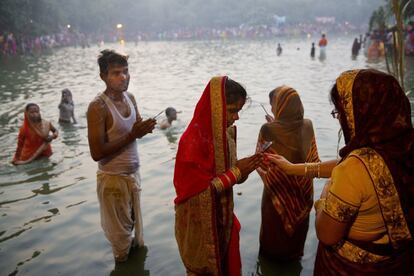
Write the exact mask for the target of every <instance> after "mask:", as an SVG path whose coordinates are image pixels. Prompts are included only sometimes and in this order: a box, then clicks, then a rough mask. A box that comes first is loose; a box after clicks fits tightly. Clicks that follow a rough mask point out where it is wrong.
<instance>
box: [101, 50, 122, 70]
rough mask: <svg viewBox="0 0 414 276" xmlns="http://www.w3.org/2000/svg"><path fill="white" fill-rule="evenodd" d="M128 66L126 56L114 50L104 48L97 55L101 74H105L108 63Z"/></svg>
mask: <svg viewBox="0 0 414 276" xmlns="http://www.w3.org/2000/svg"><path fill="white" fill-rule="evenodd" d="M114 64H116V65H121V66H128V56H127V55H122V54H120V53H117V52H115V51H114V50H109V49H105V50H103V51H101V54H100V55H99V56H98V65H99V71H100V73H101V74H107V73H108V68H109V65H114Z"/></svg>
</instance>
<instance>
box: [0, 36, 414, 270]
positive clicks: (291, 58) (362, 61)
mask: <svg viewBox="0 0 414 276" xmlns="http://www.w3.org/2000/svg"><path fill="white" fill-rule="evenodd" d="M352 41H353V36H347V37H337V38H333V39H331V40H330V41H329V46H328V48H327V51H326V54H327V58H326V60H324V61H321V60H319V59H318V58H316V59H311V58H310V56H309V52H310V44H311V42H312V41H311V40H301V39H289V40H284V41H276V40H274V41H271V40H267V41H184V42H143V43H139V44H138V45H135V44H133V43H131V44H129V43H127V44H126V45H118V44H107V45H105V46H104V48H115V49H118V50H120V51H123V52H125V53H127V54H129V56H130V58H129V68H130V74H131V82H130V87H129V91H130V92H132V93H133V94H134V95H135V97H136V99H137V102H138V106H139V109H140V112H141V114H142V115H143V117H149V116H153V115H155V114H157V113H158V112H159V111H161V110H163V109H165V108H166V107H168V106H174V107H175V108H176V109H177V110H179V111H181V113H179V114H178V116H179V120H178V122H176V123H174V126H173V127H172V128H171V129H169V130H167V131H162V130H160V129H156V130H155V131H154V133H153V134H151V135H148V136H146V137H145V138H143V139H141V140H139V141H138V144H139V146H138V148H139V154H140V159H141V168H140V172H141V176H142V188H143V191H142V199H141V200H142V202H141V204H142V213H143V221H144V238H145V243H146V247H145V248H144V249H141V250H139V251H137V252H135V253H134V254H133V255H132V256H131V259H130V260H129V261H128V262H127V263H125V264H123V265H119V266H115V265H114V262H113V256H112V252H111V248H110V245H109V243H108V242H107V241H106V239H105V237H104V235H103V231H102V230H101V227H100V219H99V206H98V201H97V196H96V174H95V172H96V169H97V164H96V163H95V162H94V161H93V160H92V159H91V157H90V153H89V148H88V141H87V129H86V116H85V112H86V110H87V106H88V103H89V102H90V101H91V100H92V99H93V97H95V95H96V94H97V93H98V92H101V91H103V90H104V88H105V87H104V83H103V82H102V81H101V80H100V78H99V72H98V66H97V64H96V57H97V55H98V53H99V50H100V49H101V48H102V47H101V48H99V47H98V46H94V47H91V48H87V49H80V48H62V49H58V50H55V51H53V52H50V53H47V54H44V55H41V56H37V57H20V58H9V59H3V60H1V64H0V145H1V146H0V147H1V148H0V149H1V151H0V260H1V262H0V271H1V273H0V274H2V275H8V274H14V275H15V274H17V275H56V274H60V275H109V274H110V275H184V274H185V270H184V266H183V264H182V262H181V259H180V256H179V253H178V248H177V245H176V241H175V238H174V205H173V199H174V197H175V191H174V187H173V183H172V178H173V170H174V158H175V154H176V151H177V145H178V141H179V138H180V135H181V134H182V132H183V131H184V129H185V127H186V125H187V124H188V122H189V121H190V119H191V117H192V113H193V111H194V107H195V104H196V103H197V101H198V99H199V97H200V95H201V93H202V91H203V90H204V87H205V86H206V84H207V83H208V81H209V80H210V78H211V77H212V76H215V75H229V76H230V77H231V78H232V79H234V80H236V81H239V82H241V83H242V84H243V85H244V86H245V87H246V89H247V92H248V94H249V96H250V97H251V99H252V100H253V101H251V103H250V104H248V105H246V106H245V108H244V109H243V111H242V112H241V114H240V120H239V121H237V123H236V125H237V127H238V156H239V157H244V156H247V155H249V154H252V153H253V152H254V150H255V145H256V139H257V135H258V131H259V129H260V126H261V125H262V124H263V123H264V121H265V119H264V115H265V113H264V111H263V109H262V108H261V107H260V105H259V104H257V102H261V103H263V104H265V106H266V107H267V108H268V110H269V111H270V107H269V105H268V92H269V91H270V90H272V89H273V88H275V87H276V86H279V85H282V84H286V85H290V86H292V87H294V88H296V89H297V91H298V92H299V94H300V95H301V98H302V101H303V104H304V107H305V117H307V118H310V119H312V120H313V124H314V127H315V130H316V138H317V144H318V149H319V154H320V157H321V159H322V160H327V159H330V158H335V157H336V152H337V144H338V135H337V133H338V130H339V124H338V122H337V120H335V119H333V118H332V117H331V115H330V112H331V110H332V106H331V104H330V103H329V99H328V93H329V90H330V88H331V86H332V84H333V83H334V80H335V78H336V77H337V76H338V75H339V74H340V73H341V72H342V71H344V70H348V69H352V68H367V67H373V68H378V69H381V70H385V64H384V63H383V62H380V63H375V64H371V63H367V61H366V58H365V57H364V56H362V55H361V56H359V57H358V58H357V59H355V60H353V59H351V45H352ZM278 42H281V43H282V47H283V53H282V55H281V56H277V55H276V45H277V43H278ZM408 63H410V64H413V61H412V60H408ZM412 67H414V66H412ZM412 67H411V68H412ZM412 75H413V74H409V75H408V82H409V84H414V80H413V79H412ZM410 78H411V79H410ZM411 86H414V85H411ZM63 88H69V89H70V90H71V91H72V93H73V98H74V101H75V104H76V107H75V112H76V117H77V119H78V124H77V125H74V126H61V125H59V124H58V123H57V119H58V108H57V106H58V103H59V101H60V96H61V93H60V91H61V90H62V89H63ZM410 96H411V102H412V103H413V101H414V100H413V97H414V96H413V95H412V94H411V95H410ZM28 102H35V103H38V104H39V105H40V108H41V113H42V116H43V117H44V118H46V119H50V120H52V122H54V125H55V126H57V127H58V129H59V131H60V137H59V138H58V139H57V140H56V141H54V142H53V144H52V148H53V151H54V154H53V155H52V157H51V158H50V159H48V160H39V161H36V162H33V163H31V164H28V165H23V166H17V167H15V166H12V165H11V164H10V161H11V159H12V156H13V154H14V151H15V149H16V137H17V132H18V129H19V127H20V126H21V123H22V120H23V109H24V106H25V105H26V104H27V103H28ZM412 107H413V104H412ZM323 185H324V181H323V180H316V181H315V185H314V186H315V198H318V197H319V194H320V192H321V189H322V187H323ZM262 189H263V184H262V182H261V180H260V178H259V176H258V174H257V173H256V172H254V173H252V174H251V175H250V177H249V179H248V180H247V182H245V183H244V184H242V185H237V186H236V187H235V189H234V192H235V212H236V214H237V215H238V218H239V220H240V222H241V224H242V230H241V243H240V250H241V254H242V263H243V274H244V275H298V274H301V275H311V274H312V271H313V262H314V258H315V253H316V246H317V238H316V234H315V229H314V212H313V211H312V214H311V224H310V228H309V232H308V237H307V240H306V246H305V254H304V256H303V259H302V261H301V262H300V263H293V264H270V263H266V262H264V261H262V260H259V259H258V249H259V239H258V237H259V227H260V204H261V203H260V202H261V195H262Z"/></svg>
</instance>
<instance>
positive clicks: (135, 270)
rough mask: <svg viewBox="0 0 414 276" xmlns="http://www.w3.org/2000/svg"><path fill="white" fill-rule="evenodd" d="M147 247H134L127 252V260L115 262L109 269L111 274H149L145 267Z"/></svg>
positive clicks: (115, 275)
mask: <svg viewBox="0 0 414 276" xmlns="http://www.w3.org/2000/svg"><path fill="white" fill-rule="evenodd" d="M147 253H148V248H147V247H146V246H143V247H140V248H134V249H132V250H131V252H130V253H129V257H128V261H126V262H125V263H116V264H115V268H114V270H113V271H111V274H110V275H111V276H125V275H140V276H149V275H150V271H149V270H148V269H145V259H146V258H147Z"/></svg>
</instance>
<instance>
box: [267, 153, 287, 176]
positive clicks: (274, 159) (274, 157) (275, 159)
mask: <svg viewBox="0 0 414 276" xmlns="http://www.w3.org/2000/svg"><path fill="white" fill-rule="evenodd" d="M264 155H265V160H266V161H267V162H270V163H271V164H273V165H276V166H278V167H279V168H280V169H282V170H283V171H285V172H286V173H287V174H289V172H290V170H291V168H292V167H293V164H292V163H290V162H289V161H288V160H287V159H286V158H285V157H283V156H282V155H279V154H273V153H265V154H264Z"/></svg>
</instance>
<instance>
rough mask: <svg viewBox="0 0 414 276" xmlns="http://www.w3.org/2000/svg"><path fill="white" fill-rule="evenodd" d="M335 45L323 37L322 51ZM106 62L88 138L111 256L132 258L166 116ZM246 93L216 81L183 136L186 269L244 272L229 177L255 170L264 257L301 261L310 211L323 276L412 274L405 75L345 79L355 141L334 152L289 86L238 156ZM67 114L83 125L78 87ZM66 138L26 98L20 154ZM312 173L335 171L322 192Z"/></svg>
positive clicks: (341, 107)
mask: <svg viewBox="0 0 414 276" xmlns="http://www.w3.org/2000/svg"><path fill="white" fill-rule="evenodd" d="M357 40H358V39H357ZM357 43H359V41H357ZM327 45H328V41H327V38H326V35H322V37H321V39H320V41H319V43H318V46H319V47H320V48H323V47H327ZM279 46H280V45H279ZM280 48H281V46H280ZM278 51H280V54H282V49H280V50H278ZM97 62H98V66H99V70H100V78H101V79H102V81H103V82H104V83H105V85H106V89H105V91H103V92H101V93H99V94H98V95H97V96H96V97H95V98H94V99H93V100H92V101H91V102H90V104H89V106H88V110H87V122H88V140H89V148H90V153H91V157H92V158H93V160H95V161H96V162H97V163H98V170H97V174H96V178H97V197H98V201H99V206H100V217H101V226H102V229H103V231H104V234H105V236H106V238H107V239H108V241H109V242H110V244H111V247H112V252H113V255H114V259H115V262H117V263H122V262H126V261H128V256H129V254H130V252H131V251H133V250H136V248H141V247H142V246H144V244H145V242H144V238H143V224H142V214H141V208H140V193H141V177H140V174H139V167H140V159H139V155H138V150H137V143H139V139H140V138H142V137H144V136H146V135H151V133H152V131H153V129H154V128H155V127H156V124H157V121H156V118H155V117H156V116H157V115H156V116H155V117H150V118H148V119H144V118H142V116H141V115H140V113H139V108H138V102H137V101H136V100H135V98H134V96H133V95H132V94H131V93H129V92H128V85H129V79H130V75H129V71H128V69H129V68H128V57H127V56H125V55H123V54H120V53H117V52H115V51H113V50H103V51H102V52H101V53H100V55H99V56H98V60H97ZM246 99H247V91H246V90H245V88H244V87H243V86H242V85H241V84H240V83H238V82H236V81H234V80H232V79H230V78H229V77H227V76H216V77H213V78H211V80H210V81H209V83H208V84H207V85H206V87H205V89H204V92H203V93H202V94H201V97H200V99H199V101H198V103H197V104H196V106H195V109H194V115H193V117H192V120H191V121H190V123H189V124H188V126H187V128H186V130H185V131H184V133H183V134H182V136H181V138H180V142H179V145H178V150H177V155H176V158H175V168H174V178H173V184H174V188H175V192H176V198H175V199H174V204H175V238H176V241H177V245H178V251H179V254H180V256H181V259H182V262H183V264H184V266H185V269H186V272H187V274H188V275H231V276H233V275H241V272H242V263H241V257H240V236H239V232H240V228H241V225H240V222H239V221H238V219H237V216H236V214H235V206H234V202H233V186H234V185H238V184H242V183H244V182H245V181H246V180H247V178H248V177H249V175H250V174H251V173H252V172H253V171H257V172H258V174H259V175H260V177H261V179H262V181H263V195H262V205H261V216H262V220H261V228H260V233H257V234H258V237H259V243H260V255H261V256H262V257H263V258H266V259H267V260H269V261H271V262H278V263H280V262H282V263H283V262H285V263H288V262H291V261H297V260H300V259H301V258H302V256H303V249H304V244H305V239H306V235H307V232H308V229H309V225H313V222H310V215H309V214H310V212H311V210H312V208H313V207H314V208H315V210H316V218H315V227H316V233H317V237H318V240H319V246H318V249H317V253H316V260H315V266H314V274H315V275H364V274H366V275H414V266H412V260H413V259H414V238H413V237H414V200H413V198H414V129H413V126H412V121H411V105H410V102H409V99H408V98H407V96H406V94H405V93H404V91H403V90H402V89H401V87H400V85H399V83H398V81H397V80H396V79H395V78H394V77H393V76H391V75H388V74H386V73H383V72H380V71H377V70H374V69H360V70H349V71H345V72H342V73H340V74H339V76H338V78H337V79H336V82H335V84H334V85H333V87H332V89H331V91H330V99H331V102H332V103H333V106H334V109H333V110H332V112H331V115H332V117H333V118H334V119H337V120H338V121H339V125H340V126H341V129H342V131H343V135H344V137H345V145H344V146H343V147H342V148H341V149H340V151H339V158H338V159H335V160H325V161H322V160H321V159H320V156H319V154H318V147H317V145H318V139H317V137H316V136H315V131H314V126H313V124H312V120H310V119H308V118H304V107H303V104H302V101H301V97H300V91H297V90H296V89H295V88H293V87H290V86H286V85H277V86H276V88H275V89H273V90H272V91H270V93H269V104H270V106H271V110H272V114H271V115H270V114H268V115H266V118H265V119H266V123H264V124H263V125H262V126H261V129H260V132H259V133H258V140H257V145H256V152H255V154H253V155H251V156H247V157H243V158H239V157H238V156H237V150H236V147H237V136H236V126H235V125H234V124H235V122H236V121H237V120H239V112H240V111H241V110H242V109H243V106H244V105H245V103H246ZM58 109H59V122H60V123H62V124H68V123H76V119H75V113H74V102H73V99H72V93H71V91H70V90H69V89H63V90H62V98H61V103H60V104H59V106H58ZM177 113H178V112H177V111H176V110H175V109H174V108H171V107H169V108H167V109H166V110H165V115H166V119H165V120H163V121H162V122H161V123H160V128H161V129H166V128H168V127H170V126H171V124H172V123H173V121H174V120H176V119H177ZM258 124H262V122H258ZM253 135H255V134H253ZM56 138H58V131H57V129H56V128H55V127H54V126H53V125H52V124H51V123H50V122H49V121H47V120H44V119H43V118H42V117H41V115H40V107H39V106H38V105H37V104H34V103H30V104H27V105H26V108H25V118H24V122H23V126H22V127H21V128H20V131H19V134H18V146H17V150H16V154H15V156H14V158H13V161H12V162H13V163H14V164H16V165H18V164H24V163H27V162H31V161H33V160H35V159H38V158H40V157H48V156H50V155H51V154H52V151H51V146H50V143H51V142H52V141H53V140H54V139H56ZM315 178H327V179H328V181H327V182H326V184H325V187H324V189H323V191H322V193H321V195H320V197H319V198H318V199H317V200H314V198H313V197H314V192H313V179H315ZM171 188H173V187H171Z"/></svg>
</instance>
